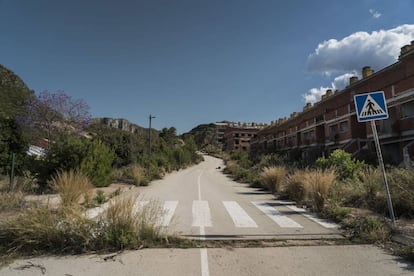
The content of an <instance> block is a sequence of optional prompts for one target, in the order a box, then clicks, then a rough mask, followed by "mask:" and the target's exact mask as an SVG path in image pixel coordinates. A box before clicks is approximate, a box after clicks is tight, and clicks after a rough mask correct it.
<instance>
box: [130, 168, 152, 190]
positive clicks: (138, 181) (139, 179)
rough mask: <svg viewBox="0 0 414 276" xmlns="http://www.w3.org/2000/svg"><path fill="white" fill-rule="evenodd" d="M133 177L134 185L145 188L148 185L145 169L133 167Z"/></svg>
mask: <svg viewBox="0 0 414 276" xmlns="http://www.w3.org/2000/svg"><path fill="white" fill-rule="evenodd" d="M130 169H131V176H132V179H133V180H134V184H135V185H137V186H145V185H147V184H148V182H147V180H146V177H145V169H144V168H143V167H141V166H140V165H138V164H135V165H132V166H131V168H130Z"/></svg>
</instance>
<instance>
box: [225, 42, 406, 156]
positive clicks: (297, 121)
mask: <svg viewBox="0 0 414 276" xmlns="http://www.w3.org/2000/svg"><path fill="white" fill-rule="evenodd" d="M374 91H384V94H385V98H386V103H387V107H388V113H389V118H388V119H385V120H378V121H376V125H377V130H378V135H379V138H380V143H381V147H382V151H383V155H384V159H385V161H387V162H391V163H394V164H401V163H402V162H404V161H405V163H407V162H410V161H409V160H410V157H412V156H413V154H414V41H413V42H411V44H410V45H406V46H404V47H402V48H401V54H400V56H399V59H398V61H397V62H396V63H394V64H392V65H390V66H388V67H386V68H383V69H382V70H380V71H378V72H374V71H373V70H372V69H371V68H370V67H368V66H367V67H364V68H363V70H362V79H358V77H356V76H354V77H351V78H350V80H349V85H348V86H347V87H346V88H345V89H343V90H341V91H331V90H327V91H326V94H325V95H323V96H322V98H321V100H320V101H319V102H317V103H315V104H313V105H312V104H309V103H308V104H307V105H306V106H305V107H304V108H303V111H302V112H293V113H292V114H291V115H290V117H289V118H281V119H279V120H277V121H275V122H273V123H272V124H271V125H270V126H267V127H265V128H263V129H261V130H259V129H256V132H246V135H248V137H251V141H250V142H249V146H247V145H245V144H243V143H242V141H243V138H244V137H246V136H244V137H243V136H242V137H240V140H239V143H240V146H239V148H238V149H248V148H249V147H250V151H251V152H252V153H253V154H260V153H265V152H277V153H282V154H286V155H287V156H288V157H289V158H290V159H292V160H303V161H312V160H314V159H316V158H317V157H320V156H324V155H327V154H329V153H330V152H331V151H333V150H335V149H343V150H345V151H347V152H350V153H352V155H353V156H354V157H358V158H363V159H369V158H374V157H375V152H376V151H375V145H374V142H373V135H372V129H371V124H370V123H369V122H368V123H360V122H358V121H357V116H356V112H355V104H354V95H357V94H363V93H367V92H374ZM249 135H250V136H249ZM227 149H228V150H232V149H237V148H235V147H233V148H231V147H228V148H227Z"/></svg>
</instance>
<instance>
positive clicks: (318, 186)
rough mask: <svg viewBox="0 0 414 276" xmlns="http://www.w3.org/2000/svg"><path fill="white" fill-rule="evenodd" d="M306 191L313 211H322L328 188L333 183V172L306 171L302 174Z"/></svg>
mask: <svg viewBox="0 0 414 276" xmlns="http://www.w3.org/2000/svg"><path fill="white" fill-rule="evenodd" d="M304 180H305V183H306V190H307V191H308V196H309V199H310V200H311V202H312V207H313V208H314V209H315V211H318V212H320V211H322V210H323V207H324V204H325V199H326V198H327V197H328V192H329V188H330V187H331V185H332V184H333V183H334V182H335V171H334V170H320V169H316V170H312V171H311V170H308V171H306V172H305V174H304Z"/></svg>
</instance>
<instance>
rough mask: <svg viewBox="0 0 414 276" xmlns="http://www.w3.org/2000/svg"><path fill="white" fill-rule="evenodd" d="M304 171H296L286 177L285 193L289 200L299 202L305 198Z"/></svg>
mask: <svg viewBox="0 0 414 276" xmlns="http://www.w3.org/2000/svg"><path fill="white" fill-rule="evenodd" d="M305 174H306V173H305V171H296V172H294V173H293V174H291V175H288V176H287V177H286V182H285V192H286V194H287V195H288V196H289V198H290V199H292V200H294V201H296V202H301V201H304V200H305V198H306V194H307V190H306V183H305V182H306V181H305Z"/></svg>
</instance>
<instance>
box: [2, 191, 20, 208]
mask: <svg viewBox="0 0 414 276" xmlns="http://www.w3.org/2000/svg"><path fill="white" fill-rule="evenodd" d="M23 205H24V196H23V193H21V192H10V193H8V192H0V212H1V211H11V210H18V209H20V208H22V206H23Z"/></svg>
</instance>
